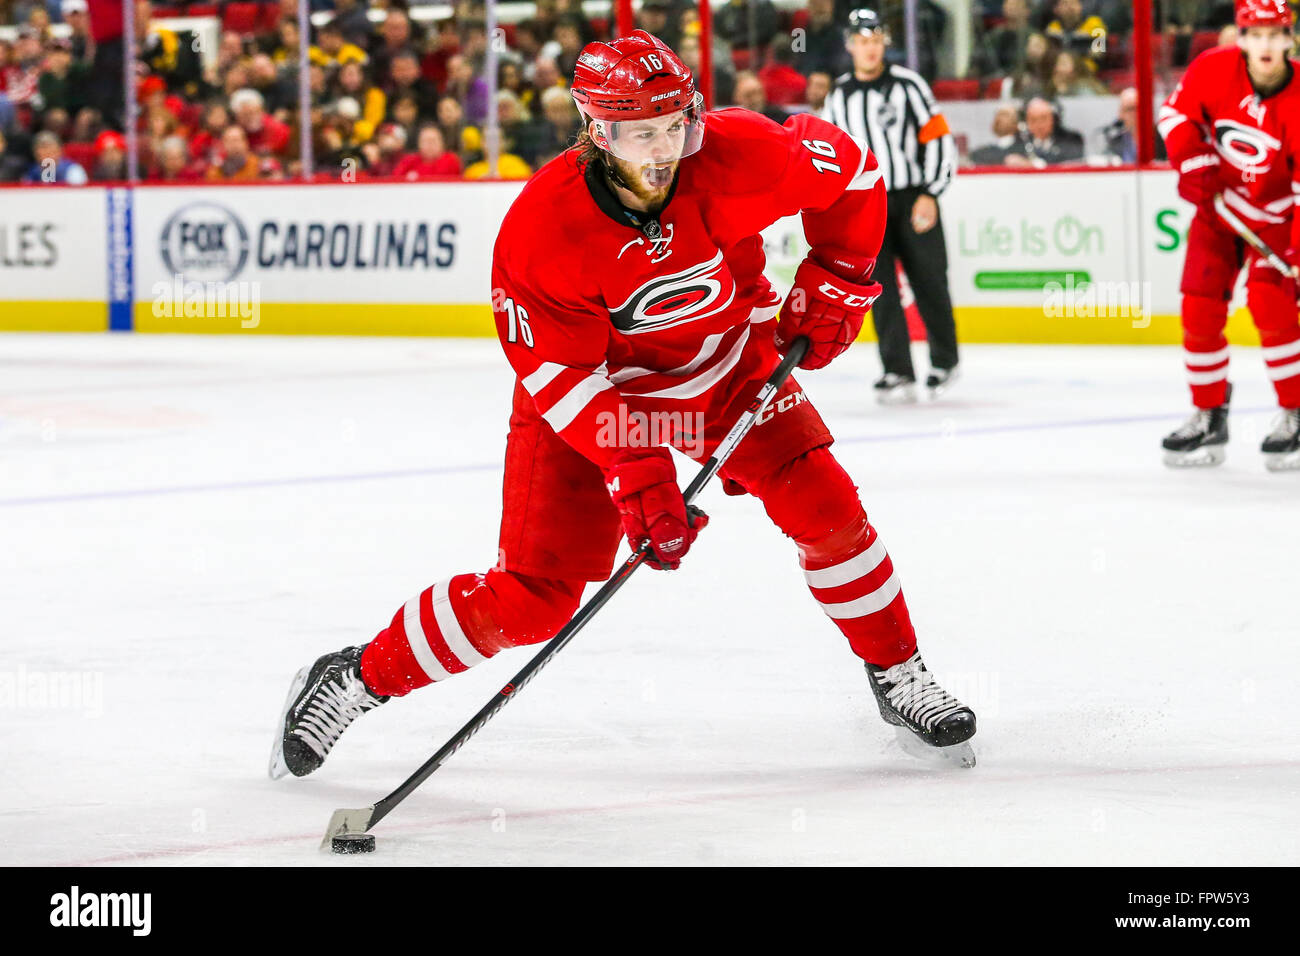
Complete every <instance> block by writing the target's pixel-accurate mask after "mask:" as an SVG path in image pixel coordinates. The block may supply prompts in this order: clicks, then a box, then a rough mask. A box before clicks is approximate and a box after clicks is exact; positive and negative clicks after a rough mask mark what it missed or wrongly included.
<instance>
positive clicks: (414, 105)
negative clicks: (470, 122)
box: [388, 93, 459, 148]
mask: <svg viewBox="0 0 1300 956" xmlns="http://www.w3.org/2000/svg"><path fill="white" fill-rule="evenodd" d="M452 102H455V100H454V99H453V100H452ZM457 107H459V104H457ZM388 120H389V121H390V122H391V123H393V124H394V125H395V126H400V127H401V129H402V132H403V133H404V134H405V142H403V144H402V146H403V148H405V146H406V143H409V142H413V141H414V140H415V133H416V130H417V129H419V126H420V123H421V122H423V120H422V119H421V117H420V104H419V103H418V102H417V101H416V99H415V97H414V96H412V95H411V94H410V93H399V94H398V95H397V96H395V97H390V98H389V100H388Z"/></svg>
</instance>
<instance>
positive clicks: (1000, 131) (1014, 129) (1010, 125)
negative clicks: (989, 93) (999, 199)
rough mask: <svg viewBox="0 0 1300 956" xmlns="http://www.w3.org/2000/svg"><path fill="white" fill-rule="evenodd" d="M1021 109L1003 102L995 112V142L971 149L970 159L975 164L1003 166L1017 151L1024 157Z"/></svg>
mask: <svg viewBox="0 0 1300 956" xmlns="http://www.w3.org/2000/svg"><path fill="white" fill-rule="evenodd" d="M1019 132H1020V111H1019V110H1018V109H1016V107H1015V106H1014V105H1013V104H1011V103H1002V104H1000V105H999V106H998V108H997V110H995V111H994V113H993V137H994V139H993V142H992V143H989V144H988V145H987V146H981V147H979V148H978V149H973V150H971V153H970V161H971V163H972V164H973V165H975V166H1003V165H1005V164H1006V161H1007V156H1008V155H1009V154H1011V153H1013V152H1017V153H1018V155H1019V156H1020V157H1021V158H1024V152H1023V151H1020V150H1018V147H1019V145H1020V136H1019Z"/></svg>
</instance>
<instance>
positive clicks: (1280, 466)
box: [1264, 451, 1300, 471]
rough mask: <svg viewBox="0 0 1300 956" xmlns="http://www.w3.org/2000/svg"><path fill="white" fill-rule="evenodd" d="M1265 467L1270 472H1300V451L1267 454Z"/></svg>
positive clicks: (1265, 454)
mask: <svg viewBox="0 0 1300 956" xmlns="http://www.w3.org/2000/svg"><path fill="white" fill-rule="evenodd" d="M1264 467H1265V468H1267V469H1268V470H1269V471H1300V451H1280V452H1265V453H1264Z"/></svg>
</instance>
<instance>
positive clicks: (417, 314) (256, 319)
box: [135, 302, 496, 337]
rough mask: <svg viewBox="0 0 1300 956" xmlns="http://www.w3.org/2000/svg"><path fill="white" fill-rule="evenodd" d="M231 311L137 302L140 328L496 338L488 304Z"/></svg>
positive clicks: (307, 305) (293, 305)
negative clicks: (164, 310)
mask: <svg viewBox="0 0 1300 956" xmlns="http://www.w3.org/2000/svg"><path fill="white" fill-rule="evenodd" d="M225 311H226V312H227V314H226V315H224V316H223V315H221V314H219V312H218V313H217V314H213V315H209V316H203V315H190V316H171V317H169V316H166V315H155V314H154V307H153V304H152V303H150V302H137V303H136V305H135V328H136V331H138V332H184V333H199V334H216V335H227V334H237V333H244V334H248V333H259V332H260V333H263V334H266V335H430V336H456V337H464V336H474V337H482V336H495V335H496V326H495V324H494V323H493V321H492V309H491V307H490V306H488V305H487V304H483V305H460V304H451V305H436V304H427V305H426V304H419V303H399V304H393V303H373V302H367V303H357V302H320V303H313V302H263V303H261V304H260V305H259V306H258V307H257V310H256V314H255V315H253V316H251V317H245V316H244V315H241V314H240V313H239V312H238V310H237V309H236V308H230V309H227V310H225Z"/></svg>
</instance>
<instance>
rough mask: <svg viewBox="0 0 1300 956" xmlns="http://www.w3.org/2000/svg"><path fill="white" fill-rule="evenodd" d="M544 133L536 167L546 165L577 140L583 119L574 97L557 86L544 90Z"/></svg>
mask: <svg viewBox="0 0 1300 956" xmlns="http://www.w3.org/2000/svg"><path fill="white" fill-rule="evenodd" d="M542 115H543V129H544V135H543V137H542V147H541V149H540V150H539V151H538V155H537V161H536V163H534V167H535V168H536V167H540V166H544V165H545V164H546V163H548V162H550V161H551V160H552V159H554V158H555V157H556V156H559V155H560V154H561V153H563V152H564V151H565V150H566V149H568V148H569V147H570V146H572V145H574V143H575V142H576V141H577V138H578V133H579V132H581V130H582V119H581V117H579V116H578V111H577V109H576V108H574V105H573V97H571V96H570V95H569V93H568V91H567V90H562V89H560V88H559V87H557V86H553V87H550V88H549V89H546V90H543V91H542Z"/></svg>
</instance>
